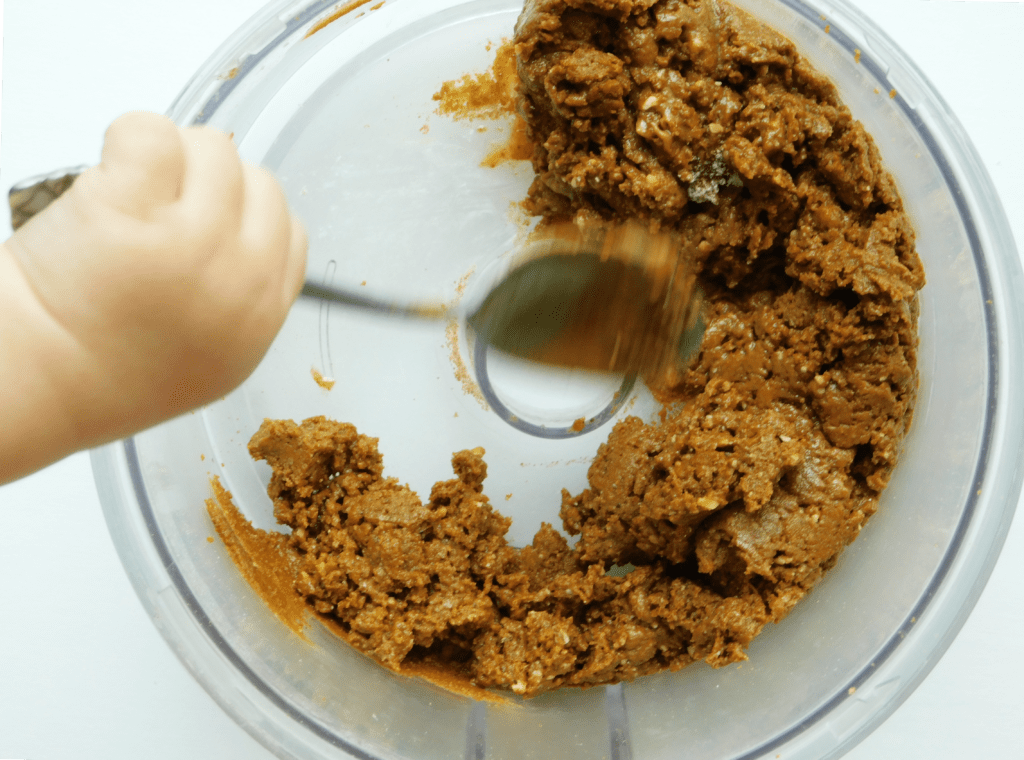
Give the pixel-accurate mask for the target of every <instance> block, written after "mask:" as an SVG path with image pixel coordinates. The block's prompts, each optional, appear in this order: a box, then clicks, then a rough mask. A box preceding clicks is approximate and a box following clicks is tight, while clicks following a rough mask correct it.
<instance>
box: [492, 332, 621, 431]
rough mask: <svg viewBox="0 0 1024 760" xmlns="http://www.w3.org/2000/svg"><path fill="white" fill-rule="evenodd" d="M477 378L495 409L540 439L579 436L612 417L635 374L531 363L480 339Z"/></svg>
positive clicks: (505, 418)
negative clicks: (496, 348) (605, 372)
mask: <svg viewBox="0 0 1024 760" xmlns="http://www.w3.org/2000/svg"><path fill="white" fill-rule="evenodd" d="M473 366H474V369H475V371H476V379H477V383H478V385H479V386H480V390H481V391H482V392H483V395H484V398H485V399H486V400H487V403H488V404H489V405H490V407H491V409H492V410H493V411H494V412H495V414H497V415H498V416H499V417H501V418H502V419H503V420H505V422H507V423H508V424H509V425H511V426H512V427H514V428H516V429H518V430H521V431H523V432H524V433H529V434H530V435H535V436H538V437H540V438H567V437H570V436H575V435H580V434H581V433H586V432H589V431H591V430H595V429H596V428H598V427H600V426H602V425H603V424H604V423H606V422H608V420H610V419H611V418H612V417H613V416H614V415H615V413H616V412H617V411H618V410H619V408H620V407H621V406H622V404H623V403H624V402H625V401H626V398H627V397H628V396H629V393H630V391H631V390H632V389H633V385H634V383H635V382H636V376H635V375H627V376H626V377H623V376H622V375H613V374H604V373H598V372H587V371H585V370H572V369H566V368H562V367H552V366H549V365H546V364H539V363H535V362H528V361H526V360H524V359H520V358H518V357H514V356H510V355H508V354H505V353H503V352H501V351H496V350H494V349H491V348H489V347H488V346H487V345H486V344H485V343H483V342H481V341H477V342H476V345H475V346H474V351H473Z"/></svg>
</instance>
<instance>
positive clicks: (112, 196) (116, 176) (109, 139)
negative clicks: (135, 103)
mask: <svg viewBox="0 0 1024 760" xmlns="http://www.w3.org/2000/svg"><path fill="white" fill-rule="evenodd" d="M98 168H99V174H100V177H97V179H99V180H100V181H99V183H98V184H99V185H100V188H97V189H99V190H100V192H101V193H102V194H103V195H105V196H106V198H105V200H106V201H107V202H108V203H110V204H111V205H112V206H114V207H115V208H117V209H118V210H120V211H122V212H123V213H125V214H128V215H130V216H134V217H136V218H140V219H145V218H146V217H148V216H149V213H150V212H151V211H153V210H155V209H158V208H160V207H162V206H165V205H167V204H169V203H173V202H174V201H175V200H177V198H178V196H179V195H180V193H181V187H182V181H183V179H184V174H185V150H184V146H183V145H182V140H181V132H180V130H179V129H178V127H177V126H176V125H175V124H174V122H172V121H171V120H170V119H168V118H167V117H165V116H160V115H158V114H154V113H146V112H142V111H136V112H133V113H128V114H125V115H124V116H121V117H119V118H118V119H117V120H116V121H114V123H113V124H111V125H110V127H109V128H108V129H107V134H106V138H105V141H104V144H103V153H102V154H101V158H100V165H99V167H98Z"/></svg>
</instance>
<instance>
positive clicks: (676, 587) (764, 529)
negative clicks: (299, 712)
mask: <svg viewBox="0 0 1024 760" xmlns="http://www.w3.org/2000/svg"><path fill="white" fill-rule="evenodd" d="M514 43H515V53H516V58H517V62H518V68H519V75H520V80H521V82H520V89H519V97H520V101H519V108H520V111H521V113H522V115H523V117H524V119H525V121H526V124H527V129H528V134H529V137H530V139H531V140H532V142H533V143H534V146H535V149H534V156H533V165H534V168H535V170H536V180H535V182H534V183H533V186H532V188H531V190H530V195H529V199H528V201H527V203H528V207H529V208H530V210H531V211H532V212H533V213H535V214H537V215H540V216H542V217H544V218H545V219H549V220H557V219H566V218H575V219H577V220H583V221H586V220H592V219H597V218H600V219H605V220H612V221H616V220H620V221H621V220H631V219H640V220H647V221H649V222H650V223H652V224H653V225H655V226H660V227H662V228H670V229H673V230H676V231H678V232H679V233H680V234H681V235H682V236H683V238H684V239H685V241H686V245H687V248H688V249H689V250H691V251H693V252H694V255H695V256H696V259H697V260H696V266H697V268H698V271H699V273H700V281H701V285H702V287H703V288H704V291H705V294H706V296H707V313H706V320H707V325H708V327H707V332H706V335H705V338H704V342H703V346H702V348H701V351H700V354H699V356H698V357H697V359H696V360H695V362H694V364H693V365H692V366H691V367H690V368H689V369H688V370H687V371H686V372H685V373H684V374H682V375H681V376H679V377H678V379H677V382H676V383H675V385H674V387H672V388H670V389H668V390H667V391H666V393H667V397H669V398H671V399H672V400H673V401H674V403H673V404H671V405H669V406H666V411H665V413H664V415H663V419H662V421H661V422H659V423H657V424H645V423H644V422H642V421H640V420H638V419H635V418H630V419H627V420H625V421H623V422H620V423H619V424H618V425H616V426H615V428H614V430H613V431H612V433H611V436H610V438H609V439H608V441H607V443H605V444H603V445H602V446H601V447H600V449H599V451H598V454H597V457H596V459H595V460H594V462H593V465H592V466H591V468H590V472H589V487H588V488H587V489H586V490H584V491H583V492H582V493H580V494H575V495H573V494H569V493H567V492H566V493H564V494H563V499H562V505H561V518H562V521H563V525H564V527H565V529H566V530H567V531H568V532H569V533H570V534H573V535H578V536H579V541H578V543H577V544H576V545H575V547H573V548H571V549H570V548H569V547H568V545H567V543H566V541H565V539H564V538H563V537H562V536H561V535H560V534H559V533H558V532H556V531H555V530H554V529H553V528H551V527H550V526H548V525H545V526H544V527H543V528H542V529H541V530H540V532H539V533H538V534H537V536H536V538H535V539H534V541H533V544H532V545H531V546H528V547H525V548H522V549H516V548H513V547H510V546H509V545H508V544H507V543H506V541H505V538H504V533H505V531H506V529H507V528H508V526H509V523H510V521H509V520H508V519H507V518H505V517H502V516H501V515H500V514H499V513H498V512H497V511H495V510H494V509H493V508H492V507H491V505H490V502H489V500H488V498H487V496H486V495H485V494H484V492H483V487H484V477H485V474H486V466H485V464H484V461H483V451H481V450H479V449H476V450H473V451H463V452H459V453H457V454H455V456H454V458H453V460H452V462H453V467H454V470H455V475H456V477H455V478H454V479H452V480H449V481H445V482H440V483H438V484H436V485H435V486H434V488H433V490H432V492H431V494H430V497H429V499H428V500H427V501H426V502H423V501H421V500H420V499H419V498H418V497H417V496H416V495H415V494H414V493H412V492H411V491H409V490H408V489H407V488H405V487H402V486H400V485H399V484H398V482H397V481H396V480H394V479H388V478H385V477H384V476H383V466H382V460H381V455H380V454H379V453H378V451H377V448H376V440H375V439H373V438H368V437H366V436H363V435H359V434H358V433H357V431H356V430H355V429H354V428H353V427H352V426H351V425H347V424H343V423H335V422H331V421H328V420H326V419H323V418H315V419H311V420H307V421H306V422H304V423H303V424H302V425H296V424H294V423H291V422H281V421H267V422H266V423H264V425H263V426H262V427H261V429H260V431H259V432H258V433H257V434H256V435H255V437H254V438H253V439H252V442H251V444H250V450H251V452H252V454H253V456H254V457H256V458H258V459H264V460H266V461H267V462H268V463H269V464H270V465H271V466H272V468H273V471H274V472H273V479H272V482H271V484H270V489H269V491H270V495H271V497H272V498H273V500H274V505H275V514H276V516H277V519H278V520H279V521H280V522H281V523H283V524H285V525H288V526H290V527H291V529H292V533H291V536H290V537H289V539H288V544H289V547H290V549H289V551H291V552H293V553H294V556H295V557H296V558H297V562H298V568H299V569H298V574H297V581H296V589H297V591H298V592H299V593H300V594H301V595H303V596H304V597H305V598H306V600H307V602H308V603H309V604H310V605H312V606H313V608H315V610H316V611H317V612H318V613H320V614H321V615H323V616H326V617H328V618H330V619H332V620H333V621H335V622H336V623H337V624H338V629H339V630H340V631H341V633H342V635H343V636H344V637H345V639H346V640H347V641H349V642H350V643H351V644H352V645H353V646H355V647H356V648H357V649H359V650H361V651H363V652H365V653H367V654H368V655H371V656H372V657H374V658H376V659H377V660H379V661H380V662H381V663H383V664H384V665H386V666H388V667H391V668H394V669H396V670H401V669H402V667H403V665H404V664H405V665H408V664H413V663H427V664H432V665H440V666H441V667H444V668H446V669H447V670H448V671H449V672H452V673H457V674H461V675H462V676H464V677H466V678H467V679H469V680H470V681H471V682H473V683H475V684H477V685H479V686H484V687H498V688H501V689H511V690H512V691H513V692H515V693H518V694H522V695H525V696H533V695H537V694H540V693H542V692H544V691H546V690H549V689H552V688H555V687H559V686H567V685H576V686H585V685H592V684H603V683H612V682H616V681H620V680H629V679H632V678H635V677H637V676H639V675H643V674H647V673H653V672H656V671H660V670H665V669H672V670H675V669H678V668H681V667H683V666H685V665H687V664H689V663H692V662H695V661H697V660H705V661H706V662H708V663H709V664H711V665H713V666H721V665H726V664H728V663H731V662H735V661H737V660H741V659H744V658H745V655H744V649H745V647H746V646H747V645H748V644H749V643H750V641H751V640H752V639H753V638H754V636H756V635H757V634H758V633H759V632H760V631H761V629H762V628H763V627H764V626H765V624H766V623H768V622H775V621H778V620H780V619H782V618H783V617H784V616H785V615H786V614H787V613H788V612H789V610H790V609H791V608H792V607H793V605H794V604H796V602H797V601H799V600H800V599H801V598H802V597H803V596H804V595H805V594H807V592H808V591H809V590H810V589H811V587H812V586H813V585H814V584H815V583H816V582H817V581H818V580H819V579H820V578H821V576H822V574H823V573H824V572H825V571H826V570H827V569H828V568H829V567H831V566H832V565H833V564H834V563H835V562H836V558H837V556H838V555H839V553H840V552H841V551H842V549H843V547H844V546H846V545H847V544H848V543H849V542H850V541H852V540H853V539H854V538H855V537H856V536H857V534H858V532H859V531H860V530H861V528H862V527H863V525H864V523H865V521H866V520H867V518H868V517H869V516H870V515H871V514H872V513H873V512H874V511H875V510H876V508H877V504H878V497H879V494H880V492H881V491H882V489H883V488H884V487H885V485H886V483H887V482H888V480H889V477H890V474H891V472H892V470H893V467H894V466H895V463H896V455H897V450H898V447H899V443H900V441H901V439H902V438H903V436H904V434H905V432H906V429H907V426H908V424H909V422H910V417H911V411H912V405H913V401H914V396H915V391H916V387H917V373H916V345H917V310H916V293H917V291H918V290H919V289H920V288H921V287H922V286H923V284H924V275H923V273H922V269H921V264H920V262H919V260H918V257H917V254H916V252H915V247H914V235H913V231H912V229H911V226H910V224H909V222H908V220H907V217H906V216H905V214H904V211H903V205H902V202H901V200H900V197H899V195H898V194H897V191H896V189H895V186H894V184H893V180H892V178H891V177H890V175H889V174H888V173H887V172H886V171H885V170H884V169H883V168H882V166H881V163H880V160H879V155H878V152H877V150H876V148H875V145H874V143H873V142H872V140H871V138H870V137H869V136H868V135H867V134H866V133H865V132H864V129H863V128H862V126H861V125H860V124H859V123H858V122H856V121H854V120H853V118H852V117H851V115H850V113H849V111H848V110H847V109H846V108H845V107H844V106H843V105H842V104H841V103H840V102H839V100H838V98H837V95H836V91H835V89H834V87H833V86H832V85H831V84H830V83H829V81H828V80H827V79H826V78H825V77H824V76H822V75H821V74H819V73H817V72H815V71H814V70H812V69H811V68H810V66H809V65H808V64H807V63H806V62H805V61H804V60H803V59H802V58H801V57H800V56H799V55H798V53H797V51H796V50H795V49H794V46H793V45H792V44H791V43H790V42H789V41H787V40H786V39H784V38H783V37H781V36H779V35H778V34H776V33H775V32H773V31H771V30H769V29H767V28H765V27H764V26H763V25H761V24H760V23H759V22H757V21H755V20H754V19H752V18H751V17H749V16H747V15H745V14H744V13H742V12H740V11H738V10H736V9H735V8H733V7H731V6H729V5H728V4H726V3H724V2H714V0H657V1H655V0H530V1H529V2H528V3H527V7H526V9H525V11H524V13H523V15H522V16H521V18H520V20H519V23H518V25H517V28H516V34H515V39H514ZM613 565H616V566H623V565H632V566H634V567H635V569H633V570H632V571H631V572H628V573H626V574H610V573H609V570H610V569H611V568H612V566H613Z"/></svg>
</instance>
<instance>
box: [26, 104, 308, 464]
mask: <svg viewBox="0 0 1024 760" xmlns="http://www.w3.org/2000/svg"><path fill="white" fill-rule="evenodd" d="M6 245H7V247H8V249H9V250H10V252H11V253H12V254H13V256H14V259H15V260H16V261H17V263H18V264H19V265H20V269H21V270H22V272H23V275H24V279H25V281H26V282H27V285H28V286H29V287H30V289H31V290H32V291H33V292H34V294H35V296H36V298H37V299H38V301H39V303H40V305H41V306H42V309H43V311H44V312H45V314H46V315H47V316H48V318H49V319H51V320H52V321H53V323H54V325H52V327H53V328H54V329H55V330H56V331H57V333H60V332H61V331H63V333H64V335H63V336H59V335H58V340H57V345H58V346H61V349H58V350H57V354H62V353H64V352H65V351H66V354H65V355H62V356H55V357H54V359H55V360H58V359H59V361H56V364H55V366H54V367H53V369H54V370H55V371H56V372H57V374H58V375H59V377H57V378H55V379H53V380H52V382H53V383H55V385H56V386H57V387H58V388H59V390H60V392H61V393H63V394H65V395H66V400H67V402H68V405H69V410H70V413H71V416H72V419H73V422H74V428H75V429H76V431H77V434H78V435H79V436H80V437H81V441H80V446H83V447H84V446H88V445H93V444H94V443H96V442H97V441H98V440H110V439H113V438H116V437H121V436H123V435H127V434H129V433H131V432H134V431H136V430H138V429H141V428H143V427H147V426H149V425H152V424H155V423H156V422H159V421H161V420H164V419H167V418H169V417H171V416H174V415H176V414H178V413H181V412H184V411H186V410H188V409H191V408H194V407H196V406H199V405H201V404H204V403H206V402H209V401H211V400H213V399H216V398H218V397H220V396H222V395H224V394H225V393H227V392H228V391H230V390H231V389H233V388H234V387H235V386H237V385H238V384H239V383H241V382H242V381H243V380H244V379H245V378H246V377H248V375H249V374H250V373H251V372H252V370H253V369H254V368H255V367H256V365H257V364H258V363H259V361H260V359H261V358H262V357H263V355H264V354H265V352H266V350H267V349H268V348H269V346H270V343H271V341H272V340H273V339H274V336H275V335H276V334H277V332H278V330H279V329H280V327H281V325H282V323H283V322H284V319H285V317H286V315H287V313H288V310H289V308H290V306H291V304H292V302H293V301H294V300H295V297H296V296H297V294H298V292H299V290H300V288H301V287H302V281H303V275H304V272H305V257H306V237H305V233H304V231H303V229H302V226H301V225H300V223H299V222H298V221H297V220H296V219H295V218H294V217H293V216H292V215H291V213H290V212H289V210H288V206H287V203H286V201H285V197H284V194H283V193H282V191H281V189H280V187H279V186H278V184H277V182H276V181H275V180H274V178H273V177H272V176H271V175H270V173H269V172H267V171H266V170H264V169H261V168H254V167H252V166H248V165H245V164H243V163H242V162H241V161H240V159H239V157H238V153H237V151H236V150H235V147H234V145H233V144H232V142H231V140H230V139H229V138H228V137H227V136H226V135H223V134H221V133H219V132H216V131H214V130H212V129H209V128H205V127H201V128H189V129H179V128H178V127H177V126H175V125H174V124H173V123H172V122H171V121H170V120H168V119H166V118H164V117H161V116H157V115H154V114H146V113H133V114H129V115H126V116H123V117H121V118H120V119H118V120H117V121H116V122H114V124H113V125H112V126H111V127H110V129H109V130H108V132H107V135H106V142H105V145H104V147H103V153H102V160H101V162H100V164H99V165H98V166H96V167H93V168H91V169H89V170H88V171H86V172H85V173H84V174H82V175H81V176H80V177H79V178H78V179H77V180H76V181H75V183H74V185H73V186H72V187H71V189H70V190H68V192H67V193H65V194H64V195H63V196H61V197H60V198H58V199H57V200H56V201H55V202H54V203H53V204H52V205H51V206H50V207H49V208H47V209H46V210H45V211H44V212H42V213H41V214H39V215H38V216H37V217H35V218H34V219H32V220H31V221H29V222H28V223H27V224H25V225H24V226H23V227H22V228H21V229H19V230H18V232H17V233H16V234H15V235H14V236H13V237H12V238H11V239H10V240H9V241H8V243H7V244H6ZM40 349H41V350H54V349H53V347H52V346H49V347H48V346H47V345H46V344H45V342H44V345H43V346H41V347H40ZM44 364H45V360H44ZM47 381H48V382H50V379H49V378H47Z"/></svg>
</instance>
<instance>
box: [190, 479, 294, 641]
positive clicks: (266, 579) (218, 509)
mask: <svg viewBox="0 0 1024 760" xmlns="http://www.w3.org/2000/svg"><path fill="white" fill-rule="evenodd" d="M210 485H211V487H212V488H213V498H210V499H207V500H206V511H207V512H208V513H209V515H210V519H211V520H212V521H213V527H214V528H215V529H216V530H217V535H219V536H220V538H221V540H222V541H223V542H224V546H225V547H226V548H227V550H228V555H229V556H230V557H231V560H232V562H234V564H235V566H236V567H237V568H238V570H239V572H240V573H241V574H242V577H243V578H245V580H246V582H247V583H248V584H249V586H250V587H251V588H252V589H253V590H254V591H255V592H256V593H257V594H258V595H259V597H260V598H261V599H262V600H263V601H264V602H265V603H266V605H267V607H269V608H270V611H271V612H273V613H274V615H276V616H277V618H278V619H279V620H280V621H281V622H282V623H284V624H285V625H287V626H288V627H289V628H290V629H291V630H292V631H294V632H295V633H297V634H298V635H299V636H301V637H302V638H303V639H305V638H306V636H305V634H304V633H303V629H304V628H305V626H306V622H307V620H308V619H309V611H310V610H309V607H307V606H306V601H305V599H303V598H302V597H301V596H299V594H298V593H297V592H296V591H295V589H294V586H295V577H296V573H297V572H298V560H297V555H296V553H295V551H294V549H292V548H291V547H289V545H288V536H286V535H284V534H282V533H275V532H271V531H266V530H260V529H259V528H255V527H253V525H252V524H251V523H250V522H249V521H248V520H247V519H246V518H245V515H243V514H242V513H241V512H240V511H239V510H238V507H236V506H235V504H234V502H233V501H232V497H231V492H230V491H228V490H226V489H225V488H224V486H222V485H221V482H220V478H218V477H217V476H216V475H214V476H213V477H212V478H211V479H210Z"/></svg>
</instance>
